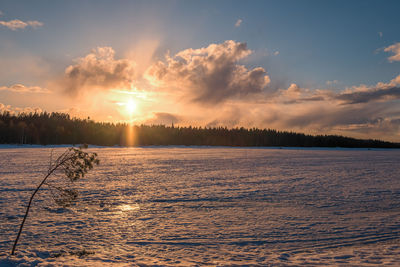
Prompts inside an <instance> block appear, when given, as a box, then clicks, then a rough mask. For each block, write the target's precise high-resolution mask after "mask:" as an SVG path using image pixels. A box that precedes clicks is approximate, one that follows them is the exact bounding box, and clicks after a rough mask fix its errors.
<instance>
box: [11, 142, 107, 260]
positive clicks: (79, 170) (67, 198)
mask: <svg viewBox="0 0 400 267" xmlns="http://www.w3.org/2000/svg"><path fill="white" fill-rule="evenodd" d="M85 148H87V145H83V146H80V147H79V148H75V147H71V148H68V149H67V150H66V151H65V152H64V153H62V154H61V155H60V156H59V157H58V158H57V159H56V160H53V159H52V154H51V156H50V162H49V167H48V170H47V173H46V175H45V177H44V178H43V180H42V181H41V182H40V184H39V185H38V186H37V187H36V189H35V190H34V191H33V193H32V195H31V197H30V199H29V202H28V205H27V207H26V211H25V215H24V218H23V220H22V222H21V225H20V228H19V231H18V234H17V237H16V239H15V242H14V245H13V248H12V251H11V255H14V253H15V248H16V246H17V244H18V240H19V238H20V236H21V232H22V229H23V227H24V224H25V221H26V218H27V217H28V214H29V210H30V208H31V205H32V202H33V198H34V197H35V195H36V193H37V192H38V191H39V189H40V188H41V187H42V186H43V185H46V186H48V187H50V189H51V191H52V192H53V197H54V200H55V202H56V204H58V205H61V206H64V207H65V206H68V205H69V204H70V203H71V202H72V201H74V200H75V199H76V198H77V196H78V193H77V191H76V190H74V189H72V188H68V187H66V186H68V185H70V184H72V183H74V182H75V181H77V180H79V179H80V178H82V177H84V176H85V174H86V173H87V172H88V171H89V170H91V169H92V168H93V166H94V165H98V164H99V162H100V161H99V159H98V156H97V154H96V153H88V152H84V151H83V149H85ZM58 172H59V173H61V174H62V176H61V177H63V178H64V179H66V182H67V183H66V184H64V186H56V185H53V184H52V181H50V180H49V177H50V176H52V175H55V174H56V173H58Z"/></svg>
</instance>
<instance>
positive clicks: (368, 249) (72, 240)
mask: <svg viewBox="0 0 400 267" xmlns="http://www.w3.org/2000/svg"><path fill="white" fill-rule="evenodd" d="M53 149H54V151H55V153H61V152H63V151H64V150H65V148H63V147H57V148H53ZM50 150H51V149H49V148H43V147H36V148H15V147H3V148H2V149H0V266H15V265H18V264H20V265H21V266H32V265H33V266H34V265H39V266H53V265H57V266H59V265H69V266H99V265H106V266H109V265H116V266H118V265H121V266H126V265H170V266H180V265H181V266H191V265H211V266H213V265H243V264H248V265H271V264H272V265H275V266H290V265H293V266H298V265H335V266H337V265H343V266H349V265H350V266H351V265H353V266H359V265H365V266H370V265H379V266H382V265H393V266H400V257H399V256H398V255H400V164H399V159H400V150H372V151H368V150H340V149H339V150H297V149H296V150H295V149H293V150H288V149H249V148H235V149H231V148H213V149H210V148H193V147H192V148H190V147H189V148H181V147H164V148H162V147H158V148H156V147H153V148H91V149H90V150H91V151H96V152H97V153H98V154H99V157H100V159H101V165H100V166H98V167H97V168H95V169H94V170H93V171H92V172H91V173H89V175H88V176H87V177H85V179H83V180H82V181H81V182H80V183H79V184H77V188H79V191H80V195H79V200H78V202H77V203H76V204H75V205H73V206H72V207H69V208H58V207H57V206H55V204H54V203H53V201H52V198H51V194H50V191H49V190H46V189H45V190H43V191H42V192H41V193H40V194H39V195H38V198H37V200H36V201H35V203H34V207H33V209H32V210H31V214H30V217H29V218H28V221H27V224H26V225H25V228H24V232H23V234H22V236H21V240H20V243H19V245H18V247H17V252H16V255H15V256H14V257H10V256H8V254H9V252H10V249H11V247H12V243H13V241H14V238H15V235H16V233H17V230H18V227H19V223H20V221H21V219H22V216H23V213H24V209H25V205H26V201H27V200H28V198H29V196H30V193H31V190H32V189H34V187H35V186H36V185H37V184H38V182H39V181H40V179H41V178H42V176H43V174H44V173H45V170H46V168H47V165H48V160H49V155H50Z"/></svg>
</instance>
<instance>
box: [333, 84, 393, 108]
mask: <svg viewBox="0 0 400 267" xmlns="http://www.w3.org/2000/svg"><path fill="white" fill-rule="evenodd" d="M336 99H338V100H342V101H344V103H345V104H358V103H367V102H371V101H380V100H388V99H400V87H391V88H385V89H381V88H373V89H371V90H368V91H364V92H353V93H342V94H340V95H338V96H337V97H336Z"/></svg>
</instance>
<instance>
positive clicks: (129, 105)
mask: <svg viewBox="0 0 400 267" xmlns="http://www.w3.org/2000/svg"><path fill="white" fill-rule="evenodd" d="M136 108H137V103H136V101H135V100H133V99H129V100H128V101H127V102H126V103H125V109H126V111H127V113H128V114H133V113H134V112H135V111H136Z"/></svg>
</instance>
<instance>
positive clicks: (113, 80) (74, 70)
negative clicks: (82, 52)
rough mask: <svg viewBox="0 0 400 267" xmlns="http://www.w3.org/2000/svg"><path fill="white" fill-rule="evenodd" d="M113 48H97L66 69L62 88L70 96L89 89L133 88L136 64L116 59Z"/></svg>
mask: <svg viewBox="0 0 400 267" xmlns="http://www.w3.org/2000/svg"><path fill="white" fill-rule="evenodd" d="M114 56H115V52H114V50H113V49H112V48H111V47H97V49H94V50H92V52H91V53H90V54H88V55H86V56H85V57H83V58H79V59H77V60H76V64H75V65H71V66H69V67H67V68H66V69H65V75H64V78H63V79H62V81H61V86H62V87H63V88H64V91H65V92H67V93H68V94H70V95H77V94H79V93H80V92H81V91H82V90H88V89H100V90H110V89H130V88H131V87H132V86H133V82H134V80H135V78H134V74H135V72H134V67H135V63H134V62H133V61H130V60H128V59H115V58H114Z"/></svg>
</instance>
